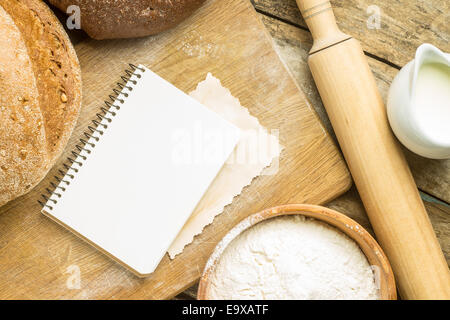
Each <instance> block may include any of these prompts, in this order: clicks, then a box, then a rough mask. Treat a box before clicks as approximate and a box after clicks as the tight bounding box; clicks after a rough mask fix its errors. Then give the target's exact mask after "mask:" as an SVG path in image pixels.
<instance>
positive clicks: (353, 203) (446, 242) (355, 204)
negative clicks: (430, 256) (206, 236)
mask: <svg viewBox="0 0 450 320" xmlns="http://www.w3.org/2000/svg"><path fill="white" fill-rule="evenodd" d="M424 203H425V207H426V208H427V212H428V214H429V216H430V220H431V223H432V224H433V228H434V231H435V232H436V235H437V237H438V240H439V243H440V245H441V248H442V251H443V252H444V255H445V258H446V259H447V263H449V264H450V207H449V206H444V205H440V204H436V203H432V202H428V201H424ZM326 207H328V208H331V209H334V210H336V211H339V212H341V213H344V214H346V215H347V216H349V217H350V218H352V219H353V220H355V221H357V222H358V223H359V224H360V225H362V226H363V227H364V228H365V229H366V230H367V231H369V233H370V234H372V236H375V234H374V232H373V229H372V227H371V226H370V222H369V218H368V217H367V214H366V211H365V209H364V206H363V204H362V202H361V199H360V197H359V195H358V192H357V191H356V188H355V187H352V188H351V189H350V190H349V191H348V192H347V193H345V194H344V195H342V196H340V197H339V198H337V199H335V200H333V201H331V202H329V203H328V204H326ZM196 296H197V285H194V286H192V287H191V288H189V289H187V290H186V291H184V292H183V293H182V294H180V295H178V296H177V297H176V299H195V298H196Z"/></svg>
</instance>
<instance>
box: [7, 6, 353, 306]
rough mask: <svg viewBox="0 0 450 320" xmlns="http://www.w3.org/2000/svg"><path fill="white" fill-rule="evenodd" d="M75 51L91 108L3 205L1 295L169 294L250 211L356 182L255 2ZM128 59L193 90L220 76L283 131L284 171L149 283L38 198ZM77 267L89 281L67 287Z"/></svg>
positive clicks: (246, 196)
mask: <svg viewBox="0 0 450 320" xmlns="http://www.w3.org/2000/svg"><path fill="white" fill-rule="evenodd" d="M75 49H76V50H77V54H78V57H79V59H80V63H81V68H82V73H83V92H84V97H83V109H82V111H81V116H80V120H79V122H78V125H77V127H76V129H75V131H74V134H73V136H72V138H71V140H70V142H69V145H68V147H67V148H66V151H65V154H64V156H63V157H62V158H61V160H60V161H59V163H58V164H57V166H56V167H55V168H54V169H52V171H51V172H50V174H49V175H48V177H47V179H46V180H44V181H43V182H42V183H41V184H40V185H39V186H38V187H37V188H36V189H35V190H33V191H32V192H31V193H29V194H27V195H25V196H24V197H21V198H19V199H17V200H15V201H13V202H11V203H9V204H8V205H6V206H4V207H2V208H1V210H0V298H29V299H33V298H34V299H37V298H40V299H43V298H58V299H60V298H66V299H71V298H86V299H88V298H90V299H103V298H110V299H114V298H116V299H118V298H136V299H149V298H169V297H172V296H174V295H176V294H177V293H179V292H181V291H183V290H184V289H185V288H187V287H189V286H190V285H191V284H192V283H194V282H195V281H196V279H197V278H198V277H199V276H200V274H201V272H202V269H203V266H204V264H205V262H206V260H207V258H208V257H209V254H210V253H211V252H212V249H213V248H214V246H215V244H216V243H217V242H218V241H219V240H220V239H221V238H222V236H223V235H224V234H225V233H226V232H227V231H228V230H229V229H230V228H231V227H233V226H234V225H235V224H236V223H237V222H238V221H240V220H242V219H243V218H244V217H246V216H248V215H250V214H252V213H254V212H257V211H260V210H262V209H264V208H267V207H271V206H274V205H279V204H285V203H295V202H308V203H324V202H326V201H329V200H330V199H332V198H335V197H336V196H338V195H340V194H342V193H343V192H344V191H346V190H347V189H348V188H349V187H350V182H351V180H350V177H349V174H348V171H347V168H346V166H345V163H344V161H343V159H342V157H341V156H340V154H339V151H338V149H337V148H336V145H335V144H334V143H333V141H332V139H331V138H330V137H329V135H327V134H326V131H325V130H324V129H323V127H322V126H321V124H320V122H319V121H318V118H317V115H316V114H315V113H314V112H313V111H312V107H311V106H310V104H309V102H308V101H307V100H306V99H305V96H304V94H303V93H302V92H301V91H300V90H299V89H298V86H297V85H296V84H295V82H294V80H293V78H292V77H291V76H290V74H289V72H288V71H287V70H286V69H285V68H284V65H283V63H282V62H281V61H280V60H279V57H278V55H277V54H276V52H275V51H274V50H273V46H272V41H271V38H270V36H269V35H268V33H267V31H266V29H265V28H264V25H263V24H262V22H261V21H260V20H259V19H258V17H257V15H256V13H255V11H254V9H253V8H252V6H251V4H250V2H248V1H243V0H229V1H226V2H225V1H221V0H209V1H207V2H206V4H205V5H204V6H203V7H202V8H201V9H200V10H199V11H197V12H196V13H195V14H194V15H193V16H192V17H191V18H190V19H188V20H187V21H185V22H184V23H182V24H181V25H180V26H178V27H177V28H175V29H173V30H171V31H168V32H164V33H162V34H160V35H158V36H155V37H147V38H142V39H129V40H114V41H101V42H99V41H95V40H90V39H87V40H84V41H82V42H79V43H78V44H77V45H76V46H75ZM129 62H131V63H142V64H145V65H147V66H148V67H150V68H151V69H152V70H153V71H155V72H156V73H158V74H160V75H161V76H163V77H164V78H166V79H167V80H169V81H170V82H172V83H173V84H174V85H175V86H177V87H179V88H180V89H181V90H183V91H185V92H188V91H190V90H192V89H194V87H195V86H196V84H197V83H198V82H199V81H201V80H203V79H204V78H205V76H206V74H207V72H212V73H213V75H215V76H216V77H218V78H219V79H221V80H222V83H223V85H224V86H225V87H228V88H229V89H230V90H231V92H232V94H233V95H235V96H236V97H238V98H239V99H240V100H241V102H242V104H243V105H244V106H246V107H247V108H248V109H249V112H250V113H251V114H252V115H255V116H257V117H258V119H259V120H260V122H261V123H262V124H263V125H264V126H265V127H267V128H268V129H279V137H280V142H281V144H282V145H283V146H284V147H285V149H284V150H283V152H282V154H281V157H280V162H279V170H278V172H277V174H275V175H264V176H260V177H258V178H256V179H254V180H253V182H252V184H251V185H250V186H249V187H247V188H245V189H244V190H243V192H242V193H241V195H240V196H238V197H236V198H235V199H234V201H233V204H232V205H230V206H227V207H226V209H225V211H224V213H222V214H221V215H220V216H218V217H216V219H215V220H214V222H213V224H211V225H209V226H208V227H206V229H205V230H204V232H203V233H202V234H201V235H200V236H199V237H196V238H195V240H194V242H193V244H191V245H189V246H187V247H186V248H185V250H184V252H183V253H182V254H180V255H179V256H177V257H176V258H175V259H174V260H169V258H168V257H167V255H166V257H165V258H164V259H163V261H162V262H161V264H160V265H159V267H158V268H157V270H156V271H155V272H154V273H153V274H152V276H150V277H148V278H145V279H140V278H137V277H136V276H134V275H133V274H132V273H131V272H129V271H128V270H126V269H125V268H123V267H121V266H119V265H118V264H117V263H115V262H114V261H113V260H111V259H110V258H108V257H106V256H105V255H103V254H102V253H100V252H99V251H97V250H96V249H95V248H93V247H92V246H90V245H88V244H86V243H85V242H83V241H82V240H80V239H79V238H78V237H76V236H75V235H73V234H72V233H70V232H69V231H67V230H65V229H63V228H62V227H60V226H58V225H57V224H55V223H54V222H52V221H50V220H49V219H47V218H45V217H44V216H42V215H41V214H40V213H39V209H40V208H39V205H38V204H37V202H36V200H37V199H38V198H39V194H40V193H43V192H45V188H46V187H47V186H48V185H49V181H50V180H52V176H53V175H55V174H56V173H57V169H58V168H60V167H61V164H62V162H63V161H64V159H65V156H67V155H68V154H69V152H70V150H73V148H74V145H75V143H77V140H78V138H80V137H81V136H82V131H84V130H85V129H86V127H87V125H88V124H89V123H90V119H93V118H94V117H95V113H97V112H98V110H99V107H100V106H101V105H102V101H103V100H104V99H105V98H106V97H107V96H108V94H110V93H111V90H112V87H113V86H114V83H115V81H118V79H119V76H120V75H121V74H122V73H123V69H124V68H125V67H127V64H128V63H129ZM174 116H176V115H174ZM94 152H95V150H94ZM118 170H126V168H118ZM112 179H114V176H112ZM174 200H176V199H174ZM149 210H151V203H149ZM155 218H157V213H155ZM149 245H151V244H149ZM77 270H78V271H79V275H80V279H81V283H80V286H79V287H71V286H68V284H70V280H71V279H73V277H76V274H77Z"/></svg>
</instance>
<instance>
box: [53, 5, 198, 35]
mask: <svg viewBox="0 0 450 320" xmlns="http://www.w3.org/2000/svg"><path fill="white" fill-rule="evenodd" d="M49 1H50V3H52V4H53V5H55V6H56V7H58V8H59V9H61V10H63V11H64V12H66V10H67V7H68V6H70V5H76V6H79V7H80V11H81V28H82V29H83V30H85V31H86V32H87V33H88V34H89V36H90V37H92V38H94V39H98V40H101V39H114V38H134V37H143V36H148V35H153V34H157V33H159V32H162V31H165V30H167V29H170V28H172V27H174V26H176V25H177V24H179V23H180V22H181V21H183V20H184V19H186V18H187V17H188V16H189V15H191V14H192V13H193V12H194V11H195V10H196V9H198V8H199V7H200V6H201V5H202V4H203V3H204V2H205V0H95V1H94V0H49Z"/></svg>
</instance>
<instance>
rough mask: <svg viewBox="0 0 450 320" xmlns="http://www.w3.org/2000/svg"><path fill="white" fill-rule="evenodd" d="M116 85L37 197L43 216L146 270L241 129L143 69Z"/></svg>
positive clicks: (138, 270)
mask: <svg viewBox="0 0 450 320" xmlns="http://www.w3.org/2000/svg"><path fill="white" fill-rule="evenodd" d="M118 85H119V87H118V88H117V89H115V90H114V92H115V94H114V96H110V101H107V102H106V106H105V107H103V108H101V110H102V112H100V113H99V114H97V118H96V119H94V120H93V123H92V124H91V125H90V126H89V127H88V128H87V129H86V132H85V133H84V135H83V137H82V138H81V139H80V143H79V144H78V145H77V148H76V149H75V150H74V151H73V152H72V154H73V155H74V156H73V157H70V158H68V162H67V163H66V164H65V165H64V166H63V168H61V170H60V172H62V173H64V174H61V176H56V177H55V179H56V180H55V182H52V183H51V185H52V189H51V190H54V191H53V192H51V190H50V192H49V193H50V195H43V198H44V199H45V202H41V204H42V205H43V210H42V213H43V214H44V215H46V216H48V217H49V218H51V219H53V220H54V221H56V222H57V223H59V224H61V225H62V226H64V227H66V228H67V229H69V230H70V231H72V232H73V233H75V234H76V235H78V236H80V237H81V238H83V239H84V240H86V241H88V242H89V243H91V244H92V245H94V246H95V247H97V248H98V249H99V250H101V251H102V252H104V253H106V254H107V255H109V256H110V257H112V258H113V259H115V260H116V261H118V262H119V263H121V264H123V265H125V266H126V267H128V268H130V269H131V270H132V271H133V272H134V273H136V274H137V275H139V276H147V275H149V274H151V273H152V272H153V271H154V270H155V268H156V267H157V265H158V264H159V262H160V260H161V259H162V258H163V256H164V254H165V253H166V251H167V249H168V248H169V246H170V244H171V242H172V241H173V240H174V239H175V237H176V235H177V233H178V232H179V231H180V230H181V228H182V227H183V224H184V223H185V221H186V220H187V219H188V217H189V215H190V214H191V213H192V211H193V210H194V208H195V206H196V205H197V203H198V202H199V201H200V199H201V198H202V195H203V194H204V193H205V191H206V190H207V188H208V186H209V185H210V183H211V182H212V181H213V179H214V177H215V176H216V175H217V173H218V172H219V170H220V169H221V167H222V166H223V164H224V162H225V161H226V159H227V158H228V156H229V155H230V153H231V152H232V150H233V148H234V147H235V145H236V143H237V142H238V140H239V136H240V130H239V129H238V128H237V127H235V126H234V125H233V124H231V123H229V122H228V121H226V120H224V119H223V118H221V117H220V116H219V115H218V114H216V113H215V112H213V111H211V110H210V109H208V108H206V107H205V106H203V105H201V104H200V103H198V102H197V101H196V100H194V99H193V98H191V97H189V96H188V95H186V94H185V93H183V92H182V91H181V90H179V89H177V88H176V87H174V86H173V85H172V84H170V83H169V82H167V81H165V80H164V79H162V78H161V77H159V76H158V75H157V74H155V73H154V72H152V71H151V70H149V69H148V68H146V67H145V66H143V65H139V66H137V67H136V66H134V65H130V69H129V70H126V76H123V77H122V82H121V83H119V84H118ZM63 170H64V171H63Z"/></svg>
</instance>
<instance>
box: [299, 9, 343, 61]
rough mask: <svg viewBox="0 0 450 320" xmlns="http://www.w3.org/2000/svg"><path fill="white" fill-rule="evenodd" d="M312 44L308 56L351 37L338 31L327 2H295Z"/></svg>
mask: <svg viewBox="0 0 450 320" xmlns="http://www.w3.org/2000/svg"><path fill="white" fill-rule="evenodd" d="M296 1H297V5H298V7H299V8H300V11H301V13H302V16H303V19H304V20H305V22H306V24H307V25H308V28H309V31H310V32H311V34H312V36H313V39H314V43H313V46H312V48H311V50H310V52H309V53H310V54H313V53H314V52H317V51H319V50H321V49H324V48H327V47H329V46H332V45H334V44H336V43H339V42H342V41H345V40H347V39H350V38H351V37H350V36H349V35H347V34H345V33H343V32H342V31H341V30H339V28H338V26H337V24H336V19H335V18H334V14H333V9H332V7H331V4H330V1H328V0H296Z"/></svg>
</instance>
